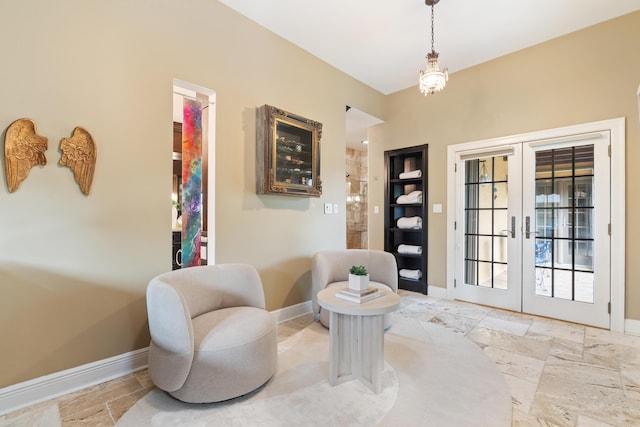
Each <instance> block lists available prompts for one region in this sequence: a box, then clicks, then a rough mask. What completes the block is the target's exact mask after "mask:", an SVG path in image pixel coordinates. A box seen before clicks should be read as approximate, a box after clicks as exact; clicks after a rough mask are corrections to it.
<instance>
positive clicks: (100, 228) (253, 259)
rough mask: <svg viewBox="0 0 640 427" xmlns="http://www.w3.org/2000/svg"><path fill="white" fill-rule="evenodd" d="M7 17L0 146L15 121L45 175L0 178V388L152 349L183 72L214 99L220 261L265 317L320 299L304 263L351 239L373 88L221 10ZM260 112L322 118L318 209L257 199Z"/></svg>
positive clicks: (74, 10) (70, 1) (88, 8)
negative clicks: (89, 178) (148, 297)
mask: <svg viewBox="0 0 640 427" xmlns="http://www.w3.org/2000/svg"><path fill="white" fill-rule="evenodd" d="M0 14H1V15H2V16H3V18H4V19H3V25H2V26H0V52H2V57H3V58H4V59H3V63H2V64H3V66H2V69H1V70H0V129H2V134H1V135H0V138H1V139H2V140H4V131H5V130H6V127H7V126H9V124H10V123H11V122H13V121H14V120H15V119H18V118H21V117H30V118H32V119H34V120H35V121H36V122H37V125H38V130H39V132H40V134H42V135H45V136H47V137H48V138H49V149H48V150H47V152H46V156H47V159H48V165H47V166H45V167H36V168H34V169H32V170H31V173H30V175H29V177H28V178H27V179H26V180H25V181H24V182H23V183H22V185H21V186H20V188H19V189H18V191H16V192H14V193H9V192H8V190H7V186H6V180H5V179H4V173H3V174H2V175H3V177H2V178H0V181H1V186H0V339H1V341H2V352H1V355H0V388H1V387H4V386H7V385H10V384H14V383H17V382H20V381H24V380H28V379H31V378H35V377H38V376H41V375H45V374H49V373H52V372H56V371H60V370H63V369H67V368H71V367H74V366H78V365H81V364H84V363H88V362H92V361H96V360H100V359H103V358H106V357H110V356H114V355H117V354H121V353H125V352H128V351H131V350H134V349H138V348H142V347H146V346H147V345H148V344H149V335H148V329H147V325H146V309H145V300H144V292H145V287H146V284H147V282H148V281H149V279H150V278H151V277H153V276H154V275H156V274H159V273H161V272H163V271H165V270H168V269H170V268H171V263H170V257H171V234H170V228H171V214H170V194H171V151H172V96H171V92H172V84H173V78H179V79H181V80H185V81H188V82H192V83H194V84H197V85H200V86H204V87H206V88H209V89H212V90H214V91H216V95H217V128H216V180H217V184H218V185H217V188H216V194H215V202H216V236H215V245H216V247H215V252H216V256H217V259H216V261H217V262H218V263H224V262H247V263H251V264H253V265H255V266H256V267H257V268H258V270H259V272H260V275H261V277H262V280H263V282H264V287H265V294H266V299H267V306H268V307H267V308H268V309H269V310H274V309H278V308H282V307H285V306H289V305H292V304H296V303H300V302H303V301H306V300H308V299H310V293H309V292H310V272H309V269H310V256H311V255H312V254H313V253H314V252H316V251H318V250H320V249H329V248H343V247H344V246H345V216H344V212H345V209H344V201H345V195H344V182H345V181H344V176H345V172H344V171H345V142H344V141H345V135H344V134H345V105H352V106H355V107H357V108H358V109H360V110H363V111H366V112H368V113H370V114H372V115H374V116H376V117H382V118H384V116H385V113H384V110H383V107H384V100H385V99H384V97H383V96H382V95H381V94H380V93H378V92H376V91H374V90H372V89H370V88H368V87H367V86H365V85H363V84H361V83H359V82H357V81H355V80H353V79H351V78H349V77H347V76H346V75H344V74H343V73H340V72H338V71H337V70H335V69H334V68H332V67H329V66H328V65H326V64H324V63H322V62H321V61H319V60H318V59H316V58H314V57H312V56H311V55H309V54H307V53H306V52H304V51H302V50H301V49H299V48H297V47H295V46H293V45H291V44H290V43H287V42H285V41H283V40H282V39H280V38H279V37H277V36H275V35H274V34H272V33H270V32H268V31H266V30H264V29H263V28H261V27H259V26H257V25H256V24H254V23H253V22H251V21H249V20H247V19H245V18H243V17H241V16H239V15H238V14H236V13H235V12H233V11H232V10H230V9H228V8H227V7H225V6H223V5H221V4H220V3H219V2H217V1H211V0H192V1H188V2H178V1H175V0H154V1H150V0H146V1H135V2H131V1H128V0H114V1H108V2H105V1H99V0H88V1H87V0H65V1H58V2H50V1H48V0H25V1H20V2H3V3H2V6H0ZM327 87H331V88H332V90H327ZM262 104H271V105H276V106H278V107H280V108H283V109H286V110H288V111H291V112H294V113H297V114H300V115H303V116H305V117H309V118H312V119H314V120H317V121H319V122H321V123H323V125H324V127H323V135H322V142H321V144H322V178H323V183H324V187H323V189H324V194H323V197H322V198H320V199H308V198H287V197H281V196H257V195H256V193H255V120H256V119H255V109H256V107H258V106H260V105H262ZM78 125H81V126H83V127H85V128H86V129H88V130H89V131H90V132H91V133H92V135H93V137H94V139H95V141H96V142H97V145H98V161H97V168H96V174H95V179H94V182H93V187H92V190H91V194H90V195H89V196H88V197H86V196H84V195H82V193H81V192H80V190H79V188H78V186H77V184H76V183H75V182H74V179H73V175H72V173H71V171H70V170H69V169H68V168H61V167H59V166H58V165H57V162H58V160H59V154H60V153H59V152H58V146H59V142H60V139H61V138H63V137H68V136H70V135H71V131H72V130H73V128H74V127H75V126H78ZM0 158H1V159H4V156H3V155H2V156H0ZM2 164H3V165H4V161H2ZM2 170H3V172H4V167H3V169H2ZM325 201H327V202H332V203H340V206H341V208H340V209H339V212H340V214H338V215H324V214H323V213H322V212H323V210H322V204H323V202H325Z"/></svg>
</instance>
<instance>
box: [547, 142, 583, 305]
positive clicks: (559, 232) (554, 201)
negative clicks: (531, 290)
mask: <svg viewBox="0 0 640 427" xmlns="http://www.w3.org/2000/svg"><path fill="white" fill-rule="evenodd" d="M593 167H594V149H593V145H584V146H579V147H569V148H562V149H551V150H544V151H538V152H536V196H535V197H536V203H535V206H536V215H535V220H536V222H535V232H536V234H535V239H536V242H535V257H536V259H535V266H536V267H535V269H536V294H537V295H543V296H549V297H552V298H561V299H567V300H572V301H581V302H589V303H593V287H594V283H593V276H594V275H593V245H594V238H593V236H594V233H593V211H594V206H593V187H594V177H593Z"/></svg>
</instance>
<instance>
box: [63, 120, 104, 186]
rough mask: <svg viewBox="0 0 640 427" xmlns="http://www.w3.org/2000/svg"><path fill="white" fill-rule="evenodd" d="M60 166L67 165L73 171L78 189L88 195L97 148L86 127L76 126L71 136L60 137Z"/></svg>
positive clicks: (94, 167)
mask: <svg viewBox="0 0 640 427" xmlns="http://www.w3.org/2000/svg"><path fill="white" fill-rule="evenodd" d="M60 151H62V157H61V158H60V166H69V168H70V169H71V170H72V171H73V176H74V177H75V179H76V182H77V183H78V184H79V185H80V190H82V192H83V193H84V194H85V195H89V190H91V183H92V182H93V172H94V171H95V169H96V158H97V150H96V144H95V142H94V141H93V137H92V136H91V134H90V133H89V132H87V130H86V129H84V128H82V127H80V126H76V128H75V129H73V134H72V135H71V138H62V140H61V141H60Z"/></svg>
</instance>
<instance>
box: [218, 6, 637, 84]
mask: <svg viewBox="0 0 640 427" xmlns="http://www.w3.org/2000/svg"><path fill="white" fill-rule="evenodd" d="M220 2H221V3H224V4H226V5H227V6H229V7H231V8H233V9H235V10H236V11H238V12H240V13H241V14H243V15H245V16H247V17H248V18H250V19H252V20H253V21H255V22H257V23H258V24H260V25H262V26H263V27H265V28H267V29H269V30H271V31H272V32H274V33H276V34H279V35H280V36H281V37H283V38H285V39H287V40H289V41H290V42H292V43H294V44H296V45H298V46H299V47H301V48H302V49H304V50H306V51H308V52H310V53H311V54H313V55H315V56H317V57H318V58H320V59H322V60H323V61H325V62H327V63H329V64H331V65H333V66H334V67H336V68H338V69H339V70H342V71H343V72H345V73H347V74H349V75H350V76H352V77H354V78H356V79H357V80H360V81H361V82H363V83H365V84H367V85H369V86H371V87H372V88H374V89H376V90H378V91H380V92H382V93H383V94H389V93H393V92H396V91H399V90H402V89H406V88H408V87H410V86H414V85H416V82H417V78H418V72H419V71H420V70H421V69H423V68H424V66H425V61H424V57H425V55H426V53H427V51H429V50H430V49H431V27H430V25H431V24H430V21H431V9H430V7H427V6H426V5H425V3H424V0H322V1H318V0H315V1H311V0H253V1H251V0H220ZM434 10H435V50H436V51H437V52H439V53H440V64H441V66H446V67H448V68H449V73H453V72H456V71H459V70H462V69H465V68H468V67H471V66H473V65H477V64H480V63H482V62H485V61H488V60H490V59H493V58H497V57H499V56H502V55H505V54H508V53H510V52H514V51H517V50H520V49H523V48H526V47H528V46H532V45H535V44H538V43H541V42H544V41H546V40H549V39H552V38H554V37H558V36H561V35H563V34H567V33H570V32H573V31H576V30H578V29H581V28H584V27H588V26H590V25H594V24H596V23H598V22H602V21H606V20H608V19H611V18H614V17H617V16H620V15H624V14H626V13H630V12H632V11H635V10H640V1H638V0H483V1H479V0H441V1H440V2H439V3H438V4H436V5H435V9H434Z"/></svg>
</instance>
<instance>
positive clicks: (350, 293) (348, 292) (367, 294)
mask: <svg viewBox="0 0 640 427" xmlns="http://www.w3.org/2000/svg"><path fill="white" fill-rule="evenodd" d="M382 296H384V291H383V290H382V289H378V288H367V289H364V290H362V291H357V290H355V289H351V288H343V289H341V290H339V291H338V292H336V298H340V299H343V300H345V301H351V302H357V303H358V304H362V303H363V302H367V301H371V300H372V299H376V298H379V297H382Z"/></svg>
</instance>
